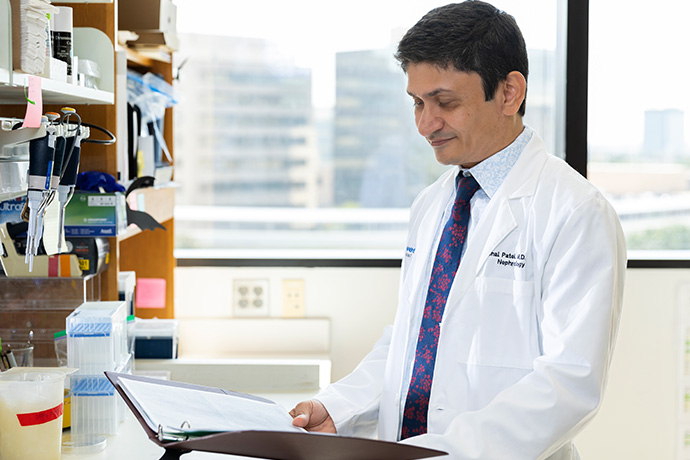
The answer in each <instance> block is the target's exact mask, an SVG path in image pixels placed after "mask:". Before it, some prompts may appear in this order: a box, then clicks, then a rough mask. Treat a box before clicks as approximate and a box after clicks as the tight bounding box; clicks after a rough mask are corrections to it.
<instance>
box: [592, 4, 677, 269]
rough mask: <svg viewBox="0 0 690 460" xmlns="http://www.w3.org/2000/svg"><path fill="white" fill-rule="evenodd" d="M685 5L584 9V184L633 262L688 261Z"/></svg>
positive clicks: (638, 5) (600, 6) (595, 6)
mask: <svg viewBox="0 0 690 460" xmlns="http://www.w3.org/2000/svg"><path fill="white" fill-rule="evenodd" d="M688 14H690V4H688V3H687V2H678V1H674V0H659V1H658V2H655V3H654V7H653V8H649V7H648V6H643V5H641V4H637V3H626V4H625V7H624V8H623V9H621V3H620V2H618V1H615V0H597V1H595V2H590V28H589V31H590V40H589V106H588V107H589V108H588V132H589V134H588V143H589V158H588V167H587V170H588V178H589V179H590V180H591V181H592V182H593V183H594V184H595V185H597V187H599V188H600V189H601V190H603V191H604V192H605V193H606V194H607V195H608V197H609V198H610V199H611V201H612V203H613V204H614V206H615V208H616V210H617V211H618V213H619V216H620V219H621V224H622V225H623V229H624V231H625V234H626V238H627V243H628V248H629V257H630V258H635V259H647V258H652V259H669V258H680V257H682V258H685V259H688V258H689V257H690V148H688V136H687V134H686V133H688V132H690V131H689V129H690V117H688V116H687V115H686V114H687V113H689V112H690V95H688V94H687V92H686V91H684V90H683V88H684V86H685V79H686V76H687V75H688V73H690V62H689V61H688V59H686V58H685V56H684V54H683V53H684V51H683V49H684V46H683V44H687V43H690V29H688V27H687V25H686V24H685V20H686V18H687V17H688Z"/></svg>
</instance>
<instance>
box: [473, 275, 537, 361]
mask: <svg viewBox="0 0 690 460" xmlns="http://www.w3.org/2000/svg"><path fill="white" fill-rule="evenodd" d="M471 292H473V294H474V295H475V296H476V298H474V299H473V300H474V302H476V303H474V305H473V306H472V305H469V304H468V305H469V307H470V308H473V309H475V308H476V310H475V311H474V314H473V315H472V316H474V318H475V321H474V330H473V331H472V332H471V334H472V336H471V337H468V339H469V343H468V345H469V350H468V351H469V353H468V354H467V357H468V358H469V359H468V361H467V363H468V364H478V365H483V366H499V367H508V368H517V369H531V368H532V362H533V360H534V358H536V357H537V356H538V355H539V329H538V323H537V316H536V310H535V307H534V302H533V299H534V283H533V282H531V281H517V280H513V279H504V278H490V277H479V278H477V279H476V280H475V285H474V289H473V290H472V291H471ZM468 300H469V299H468Z"/></svg>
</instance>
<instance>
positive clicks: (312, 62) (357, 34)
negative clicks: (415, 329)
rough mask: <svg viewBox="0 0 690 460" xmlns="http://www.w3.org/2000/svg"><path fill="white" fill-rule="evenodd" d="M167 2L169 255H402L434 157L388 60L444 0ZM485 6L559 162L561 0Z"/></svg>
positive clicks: (434, 171)
mask: <svg viewBox="0 0 690 460" xmlns="http://www.w3.org/2000/svg"><path fill="white" fill-rule="evenodd" d="M176 3H177V4H178V28H179V30H180V31H181V33H182V36H181V44H182V45H181V46H182V47H181V50H180V52H179V53H178V54H177V56H176V59H177V62H178V63H182V62H184V64H183V65H182V68H181V70H180V75H179V79H178V81H177V82H176V84H177V85H178V86H179V88H180V92H179V93H180V94H182V95H184V97H183V99H182V100H181V101H180V103H179V105H178V107H177V108H176V114H175V123H176V128H175V135H176V138H175V147H176V159H177V164H176V180H177V181H178V182H179V183H180V189H179V192H178V194H177V196H178V199H177V206H176V212H175V218H176V238H177V242H176V245H177V251H176V254H177V256H178V257H183V258H184V257H191V258H240V259H250V258H251V259H257V258H269V259H274V258H278V259H279V258H315V259H319V258H328V259H341V258H342V259H351V258H355V259H372V258H373V259H399V258H400V257H401V256H402V253H403V250H404V243H405V235H406V231H407V223H408V222H407V219H408V209H409V206H410V204H411V203H412V201H413V199H414V197H415V196H416V195H417V194H418V193H419V192H420V191H421V190H422V189H423V188H424V187H425V186H427V185H429V184H431V183H432V182H433V181H434V180H435V179H436V178H437V177H438V176H439V175H440V174H441V173H442V172H443V171H444V170H445V168H447V167H444V166H441V165H439V164H438V163H437V162H436V160H435V157H434V154H433V151H432V150H431V148H430V147H429V146H428V144H427V143H426V141H425V140H424V139H423V138H422V137H421V136H419V134H418V133H417V132H416V127H415V124H414V113H413V106H412V100H411V98H410V97H409V96H408V95H407V94H406V92H405V89H406V83H407V79H406V77H405V75H404V73H403V72H402V70H401V69H400V68H399V66H398V64H397V62H396V61H395V59H394V57H393V55H394V53H395V47H396V45H397V41H398V40H399V39H400V38H401V37H402V34H403V33H404V31H405V30H407V29H408V28H409V27H411V26H412V25H413V24H414V23H415V22H416V21H417V20H418V19H419V18H421V16H422V15H423V14H425V13H426V12H427V11H429V10H430V9H431V8H433V7H436V6H441V5H443V4H445V2H433V1H419V2H414V4H412V3H410V4H409V5H402V4H400V2H393V1H390V2H385V1H382V2H367V3H366V4H365V3H364V2H359V1H354V3H356V4H360V3H361V5H360V6H362V7H364V6H365V5H366V8H364V9H357V8H356V5H353V4H352V2H350V3H347V4H345V3H343V4H333V5H331V4H329V8H327V9H326V8H325V7H324V6H323V5H322V4H321V3H322V2H314V1H297V2H291V3H290V5H289V7H288V6H286V5H285V4H284V2H262V3H261V4H260V5H261V7H260V8H259V4H258V3H257V4H256V5H254V4H249V3H234V2H232V3H230V2H213V1H210V0H206V1H203V0H198V1H193V2H191V1H187V0H177V2H176ZM200 4H204V5H203V7H202V6H201V5H200ZM495 5H496V6H498V7H499V8H504V9H505V10H506V11H508V12H509V13H511V14H513V15H514V16H515V17H516V19H517V21H518V24H520V26H521V28H522V29H523V33H524V35H525V38H526V42H527V46H528V49H529V54H530V76H529V91H528V100H527V115H526V118H525V122H526V123H527V124H529V125H530V126H532V127H533V128H535V130H536V131H537V132H539V133H540V135H541V136H542V137H543V138H544V140H545V141H546V143H547V146H548V148H549V149H550V151H551V152H552V153H554V154H556V155H558V156H561V157H562V156H563V151H564V147H563V126H564V121H563V102H562V100H563V97H564V93H563V91H564V89H563V84H562V82H563V81H564V51H563V50H564V46H565V44H564V39H563V37H564V33H563V32H564V18H563V14H564V13H563V8H564V6H563V5H564V2H563V1H560V0H559V1H554V0H539V1H532V2H524V1H519V0H512V1H511V0H504V1H496V2H495ZM326 10H329V11H326ZM209 11H219V15H220V14H221V13H220V11H222V15H223V17H224V18H225V20H224V21H219V23H218V24H215V23H214V22H213V18H209V15H208V12H209ZM300 11H310V12H311V14H309V15H303V14H300V13H299V12H300ZM362 11H366V12H367V13H366V14H365V15H363V14H362ZM201 12H203V18H202V19H199V20H198V21H195V17H196V16H198V15H199V14H200V13H201ZM269 12H270V15H269V16H270V17H271V18H273V19H268V20H267V14H268V13H269ZM317 16H318V17H319V21H314V20H313V18H314V17H317ZM276 18H280V20H276ZM329 21H330V22H329Z"/></svg>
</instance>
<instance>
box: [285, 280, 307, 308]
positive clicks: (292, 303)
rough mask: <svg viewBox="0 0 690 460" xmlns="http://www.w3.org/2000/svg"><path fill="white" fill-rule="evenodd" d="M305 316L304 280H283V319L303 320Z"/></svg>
mask: <svg viewBox="0 0 690 460" xmlns="http://www.w3.org/2000/svg"><path fill="white" fill-rule="evenodd" d="M305 315H306V308H305V298H304V280H303V279H291V280H283V317H285V318H304V316H305Z"/></svg>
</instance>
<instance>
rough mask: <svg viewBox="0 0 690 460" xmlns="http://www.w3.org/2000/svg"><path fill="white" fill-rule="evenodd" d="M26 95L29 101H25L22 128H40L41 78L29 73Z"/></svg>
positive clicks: (41, 105)
mask: <svg viewBox="0 0 690 460" xmlns="http://www.w3.org/2000/svg"><path fill="white" fill-rule="evenodd" d="M27 91H28V94H27V95H26V97H27V98H28V99H29V101H32V102H33V104H32V103H31V102H29V101H27V102H26V115H24V123H22V128H40V127H41V115H43V95H42V93H41V78H40V77H35V76H33V75H29V87H28V89H27Z"/></svg>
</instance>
